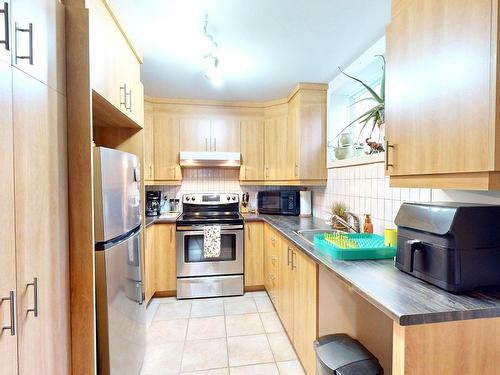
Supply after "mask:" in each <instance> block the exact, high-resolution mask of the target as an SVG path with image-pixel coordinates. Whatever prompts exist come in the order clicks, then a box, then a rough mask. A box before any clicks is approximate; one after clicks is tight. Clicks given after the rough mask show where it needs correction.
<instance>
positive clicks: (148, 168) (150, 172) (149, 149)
mask: <svg viewBox="0 0 500 375" xmlns="http://www.w3.org/2000/svg"><path fill="white" fill-rule="evenodd" d="M143 132H144V160H143V165H144V172H143V176H144V181H154V179H155V175H154V134H153V133H154V109H153V105H152V104H150V103H147V102H146V103H145V106H144V131H143Z"/></svg>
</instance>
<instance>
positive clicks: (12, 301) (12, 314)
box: [1, 290, 17, 336]
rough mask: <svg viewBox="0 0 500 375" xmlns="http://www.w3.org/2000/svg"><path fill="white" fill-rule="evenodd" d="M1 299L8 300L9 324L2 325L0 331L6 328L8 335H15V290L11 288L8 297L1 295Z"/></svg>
mask: <svg viewBox="0 0 500 375" xmlns="http://www.w3.org/2000/svg"><path fill="white" fill-rule="evenodd" d="M1 301H2V302H3V301H9V302H10V326H5V327H2V332H3V331H4V330H6V329H8V330H10V335H11V336H15V335H16V327H17V311H16V310H17V309H16V292H15V291H13V290H11V291H10V292H9V296H8V297H3V298H2V299H1Z"/></svg>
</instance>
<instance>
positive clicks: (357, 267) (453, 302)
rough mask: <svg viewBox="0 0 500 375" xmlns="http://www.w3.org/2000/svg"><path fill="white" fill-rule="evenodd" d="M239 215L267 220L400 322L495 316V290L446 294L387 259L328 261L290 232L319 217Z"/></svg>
mask: <svg viewBox="0 0 500 375" xmlns="http://www.w3.org/2000/svg"><path fill="white" fill-rule="evenodd" d="M243 216H244V217H245V220H246V221H264V222H266V223H268V224H270V225H271V226H272V227H274V228H275V229H276V230H278V231H279V232H280V233H281V234H282V235H283V237H285V238H287V239H288V240H289V241H290V242H292V243H293V244H294V245H295V246H296V247H297V248H298V249H300V250H302V251H303V252H304V253H305V254H306V255H308V256H309V257H310V258H311V259H313V260H314V261H315V262H316V263H319V264H320V265H321V266H323V267H326V268H327V269H328V270H330V271H331V272H334V273H335V274H336V275H337V276H338V277H339V278H340V279H342V280H343V281H344V282H346V283H347V284H348V285H349V286H351V287H352V288H353V289H354V290H355V291H356V292H357V293H358V294H360V295H361V296H362V297H363V298H365V299H366V300H367V301H369V302H370V303H372V304H373V305H375V306H376V307H377V308H378V309H379V310H381V311H383V312H384V313H385V314H386V315H388V316H389V317H391V318H392V319H393V320H394V321H396V322H397V323H398V324H400V325H403V326H406V325H415V324H427V323H438V322H446V321H455V320H466V319H478V318H493V317H500V288H499V289H490V290H487V291H476V292H471V293H467V294H452V293H448V292H446V291H445V290H442V289H440V288H438V287H435V286H433V285H431V284H428V283H426V282H424V281H421V280H419V279H417V278H415V277H413V276H410V275H407V274H405V273H404V272H401V271H399V270H398V269H397V268H396V267H394V261H393V260H360V261H339V260H333V259H332V258H331V257H329V256H328V255H325V254H322V253H321V252H319V251H318V250H316V249H315V248H314V246H313V245H311V244H310V243H309V242H307V241H305V240H303V239H302V238H301V237H299V236H298V235H297V234H296V233H295V232H294V231H296V230H299V229H326V228H328V226H327V225H326V224H325V222H324V221H323V220H321V219H318V218H300V217H296V216H272V215H258V214H244V215H243Z"/></svg>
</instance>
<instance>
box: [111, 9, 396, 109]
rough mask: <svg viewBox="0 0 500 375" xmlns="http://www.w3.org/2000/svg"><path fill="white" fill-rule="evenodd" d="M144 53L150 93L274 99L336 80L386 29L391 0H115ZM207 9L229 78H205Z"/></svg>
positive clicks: (145, 78)
mask: <svg viewBox="0 0 500 375" xmlns="http://www.w3.org/2000/svg"><path fill="white" fill-rule="evenodd" d="M112 3H113V5H114V8H115V10H116V12H117V13H118V17H119V18H120V19H121V20H122V22H123V24H124V27H125V28H126V30H127V31H128V33H129V34H130V36H131V37H132V39H133V40H134V42H135V44H136V45H137V47H138V49H139V50H140V52H141V53H142V54H143V56H144V65H143V67H142V81H143V83H144V88H145V93H146V95H149V96H156V97H169V98H190V99H217V100H250V101H259V100H270V99H277V98H281V97H284V96H286V95H287V94H288V93H289V91H290V90H291V88H292V87H293V86H294V85H295V84H296V83H297V82H324V83H327V82H329V81H330V80H331V79H332V78H333V77H334V76H336V75H337V73H338V70H337V66H339V65H340V66H345V65H348V64H349V63H350V62H352V61H353V60H354V59H355V58H356V57H358V56H359V55H360V54H361V53H362V52H363V51H364V50H366V49H367V48H368V47H369V46H370V45H371V44H372V43H373V42H375V41H376V40H377V39H379V38H380V37H381V36H382V35H383V34H384V30H385V27H386V26H387V24H388V22H389V19H390V5H391V0H140V1H139V0H135V1H133V0H112ZM205 12H207V13H208V15H209V25H208V31H209V33H210V34H212V35H213V36H214V38H215V40H216V41H217V43H218V45H219V54H220V69H221V73H222V77H223V80H224V83H223V85H222V86H221V87H219V88H216V87H214V86H213V85H212V84H211V82H210V81H208V80H207V79H206V78H205V77H204V64H203V58H202V55H203V51H202V48H201V46H200V40H201V36H202V29H203V19H204V14H205Z"/></svg>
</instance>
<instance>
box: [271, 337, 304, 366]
mask: <svg viewBox="0 0 500 375" xmlns="http://www.w3.org/2000/svg"><path fill="white" fill-rule="evenodd" d="M267 338H268V339H269V344H270V345H271V350H272V351H273V355H274V359H275V360H276V362H280V361H291V360H294V359H297V356H296V355H295V351H294V350H293V347H292V344H291V343H290V340H288V336H287V335H286V333H284V332H282V333H270V334H268V335H267Z"/></svg>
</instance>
